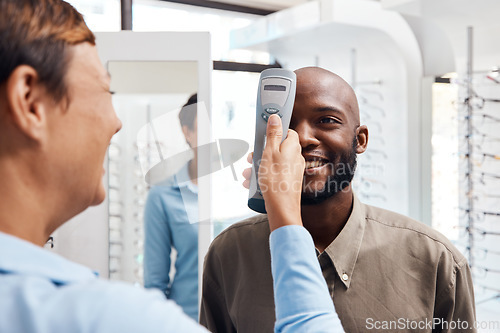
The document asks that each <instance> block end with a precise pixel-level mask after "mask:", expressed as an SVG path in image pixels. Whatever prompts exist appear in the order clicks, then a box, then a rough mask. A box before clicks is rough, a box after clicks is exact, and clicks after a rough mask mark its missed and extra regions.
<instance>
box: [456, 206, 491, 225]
mask: <svg viewBox="0 0 500 333" xmlns="http://www.w3.org/2000/svg"><path fill="white" fill-rule="evenodd" d="M460 210H461V211H462V212H463V213H462V217H465V216H468V215H471V216H472V218H473V219H474V221H478V222H482V221H484V220H485V219H486V217H487V216H492V217H500V212H491V211H476V210H473V211H471V210H470V209H468V208H460Z"/></svg>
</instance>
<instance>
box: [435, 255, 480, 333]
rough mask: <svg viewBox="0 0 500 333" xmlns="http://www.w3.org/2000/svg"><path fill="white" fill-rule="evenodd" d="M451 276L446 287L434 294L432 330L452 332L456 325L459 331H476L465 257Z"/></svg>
mask: <svg viewBox="0 0 500 333" xmlns="http://www.w3.org/2000/svg"><path fill="white" fill-rule="evenodd" d="M451 276H452V279H451V281H450V282H449V284H448V287H447V288H446V289H445V290H443V291H442V292H441V293H440V294H438V295H436V307H435V313H434V323H435V328H436V330H434V331H433V332H447V333H448V332H454V331H455V330H456V329H457V327H459V328H460V332H477V329H476V328H475V327H474V325H475V322H476V309H475V302H474V287H473V284H472V276H471V272H470V269H469V265H468V263H467V261H466V260H465V258H464V259H463V260H462V262H461V263H460V264H459V265H457V266H456V267H455V269H454V272H453V274H451ZM457 325H459V326H457Z"/></svg>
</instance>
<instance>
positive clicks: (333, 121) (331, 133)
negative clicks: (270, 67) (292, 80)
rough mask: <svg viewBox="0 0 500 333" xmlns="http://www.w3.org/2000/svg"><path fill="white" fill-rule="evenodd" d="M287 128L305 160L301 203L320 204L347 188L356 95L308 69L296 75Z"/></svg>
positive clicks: (351, 170) (354, 146)
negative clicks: (295, 85)
mask: <svg viewBox="0 0 500 333" xmlns="http://www.w3.org/2000/svg"><path fill="white" fill-rule="evenodd" d="M296 73H297V93H296V98H295V105H294V109H293V114H292V120H291V122H290V128H292V129H294V130H295V131H297V133H298V134H299V140H300V144H301V146H302V155H303V156H304V158H305V160H306V170H305V172H304V183H303V188H302V203H303V204H314V203H320V202H322V201H324V200H326V199H327V198H329V197H331V196H333V195H335V194H336V193H338V192H339V191H341V190H343V189H344V188H346V187H347V186H349V184H350V182H351V180H352V177H353V176H354V169H355V168H356V152H357V137H356V129H357V127H358V122H359V120H357V117H356V112H357V107H356V106H355V105H357V104H354V109H352V108H353V106H352V105H353V103H356V100H355V96H354V94H353V92H352V90H351V89H350V87H349V86H347V84H346V83H345V82H344V81H342V80H340V79H339V78H337V77H335V76H331V75H327V74H325V73H323V72H317V71H314V70H311V69H301V70H298V71H297V72H296Z"/></svg>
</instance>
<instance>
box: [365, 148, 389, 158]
mask: <svg viewBox="0 0 500 333" xmlns="http://www.w3.org/2000/svg"><path fill="white" fill-rule="evenodd" d="M365 154H366V156H367V157H368V158H369V159H371V158H372V155H378V156H381V157H382V158H383V159H384V160H386V159H387V154H386V153H385V151H383V150H380V149H367V150H366V152H365Z"/></svg>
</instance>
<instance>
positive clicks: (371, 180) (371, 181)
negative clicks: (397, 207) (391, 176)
mask: <svg viewBox="0 0 500 333" xmlns="http://www.w3.org/2000/svg"><path fill="white" fill-rule="evenodd" d="M359 181H360V182H361V183H362V184H364V185H366V186H368V187H371V186H372V185H377V186H381V187H382V188H384V189H386V188H387V185H385V183H384V182H383V181H381V180H380V179H375V178H368V177H364V176H361V177H359Z"/></svg>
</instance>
